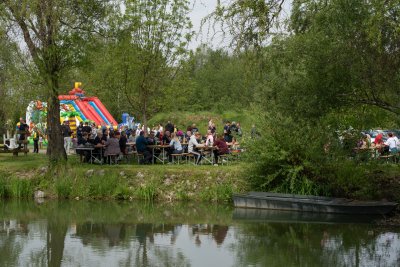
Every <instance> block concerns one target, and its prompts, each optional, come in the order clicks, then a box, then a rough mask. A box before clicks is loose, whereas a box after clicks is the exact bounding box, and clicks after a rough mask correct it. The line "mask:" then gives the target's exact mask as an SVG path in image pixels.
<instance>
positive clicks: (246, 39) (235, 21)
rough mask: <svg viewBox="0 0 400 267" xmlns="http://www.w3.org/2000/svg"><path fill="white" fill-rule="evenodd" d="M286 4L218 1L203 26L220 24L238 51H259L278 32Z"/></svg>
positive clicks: (281, 0) (270, 0)
mask: <svg viewBox="0 0 400 267" xmlns="http://www.w3.org/2000/svg"><path fill="white" fill-rule="evenodd" d="M284 3H285V0H229V1H221V0H218V3H217V7H216V9H215V11H214V12H212V13H211V14H210V15H209V16H208V17H206V18H205V19H204V20H203V23H205V22H207V21H209V22H210V23H212V24H213V27H215V26H216V25H215V24H217V23H220V24H219V26H220V28H221V30H222V32H223V34H224V36H225V37H230V38H231V46H232V47H234V48H235V49H246V50H247V49H258V48H261V47H263V46H265V44H266V43H267V41H268V40H270V37H271V35H273V34H274V31H276V30H277V29H278V25H279V22H280V15H281V13H282V8H283V4H284Z"/></svg>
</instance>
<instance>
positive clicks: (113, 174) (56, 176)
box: [0, 153, 247, 201]
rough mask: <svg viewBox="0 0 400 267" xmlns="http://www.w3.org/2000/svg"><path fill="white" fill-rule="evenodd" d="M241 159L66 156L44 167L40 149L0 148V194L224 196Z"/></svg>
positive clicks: (240, 179)
mask: <svg viewBox="0 0 400 267" xmlns="http://www.w3.org/2000/svg"><path fill="white" fill-rule="evenodd" d="M243 168H244V164H243V163H240V162H235V163H233V164H231V165H229V166H212V165H202V166H195V165H191V164H183V165H162V164H156V165H138V164H137V163H136V162H134V163H130V164H119V165H95V164H87V163H80V162H79V157H78V156H77V155H70V156H68V162H67V163H66V164H65V166H62V167H60V168H58V169H57V170H49V169H48V168H47V157H46V155H45V154H32V153H28V155H27V156H24V155H20V156H18V157H13V156H12V154H0V178H1V180H0V197H30V196H31V195H33V192H34V191H37V190H41V191H44V192H45V193H46V195H48V196H50V197H59V198H91V199H99V198H101V199H104V198H106V199H107V198H116V199H129V198H140V199H149V200H153V199H159V200H168V201H171V200H206V201H230V199H231V195H232V193H234V192H243V191H245V190H246V189H247V184H246V181H245V178H244V175H243V173H244V172H243Z"/></svg>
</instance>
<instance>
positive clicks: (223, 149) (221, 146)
mask: <svg viewBox="0 0 400 267" xmlns="http://www.w3.org/2000/svg"><path fill="white" fill-rule="evenodd" d="M214 146H216V148H217V149H215V150H214V164H217V165H218V156H220V155H225V154H229V148H228V145H227V143H226V142H225V138H224V135H223V134H218V135H217V139H216V140H215V142H214Z"/></svg>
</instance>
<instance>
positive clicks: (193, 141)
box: [188, 135, 199, 153]
mask: <svg viewBox="0 0 400 267" xmlns="http://www.w3.org/2000/svg"><path fill="white" fill-rule="evenodd" d="M198 145H199V143H197V140H196V137H195V136H194V135H192V136H191V137H190V139H189V143H188V152H189V153H191V152H193V149H194V147H196V146H198Z"/></svg>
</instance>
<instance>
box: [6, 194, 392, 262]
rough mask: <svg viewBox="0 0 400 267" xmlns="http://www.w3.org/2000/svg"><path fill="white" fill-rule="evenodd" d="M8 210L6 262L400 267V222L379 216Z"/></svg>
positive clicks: (89, 205) (93, 207)
mask: <svg viewBox="0 0 400 267" xmlns="http://www.w3.org/2000/svg"><path fill="white" fill-rule="evenodd" d="M0 207H1V209H0V221H1V225H0V266H108V267H110V266H218V267H220V266H400V229H399V228H394V229H390V228H382V227H377V226H375V225H373V224H371V223H368V222H366V221H365V220H367V221H368V220H369V219H370V218H360V217H333V216H327V215H325V216H322V217H320V216H316V215H314V214H307V215H304V214H296V213H285V212H270V211H254V210H235V209H233V208H232V207H231V206H229V205H213V204H198V203H189V204H182V203H178V204H176V203H175V204H151V203H142V202H102V201H91V202H88V201H62V202H59V201H46V202H43V203H41V204H38V203H35V202H31V201H2V202H1V204H0Z"/></svg>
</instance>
